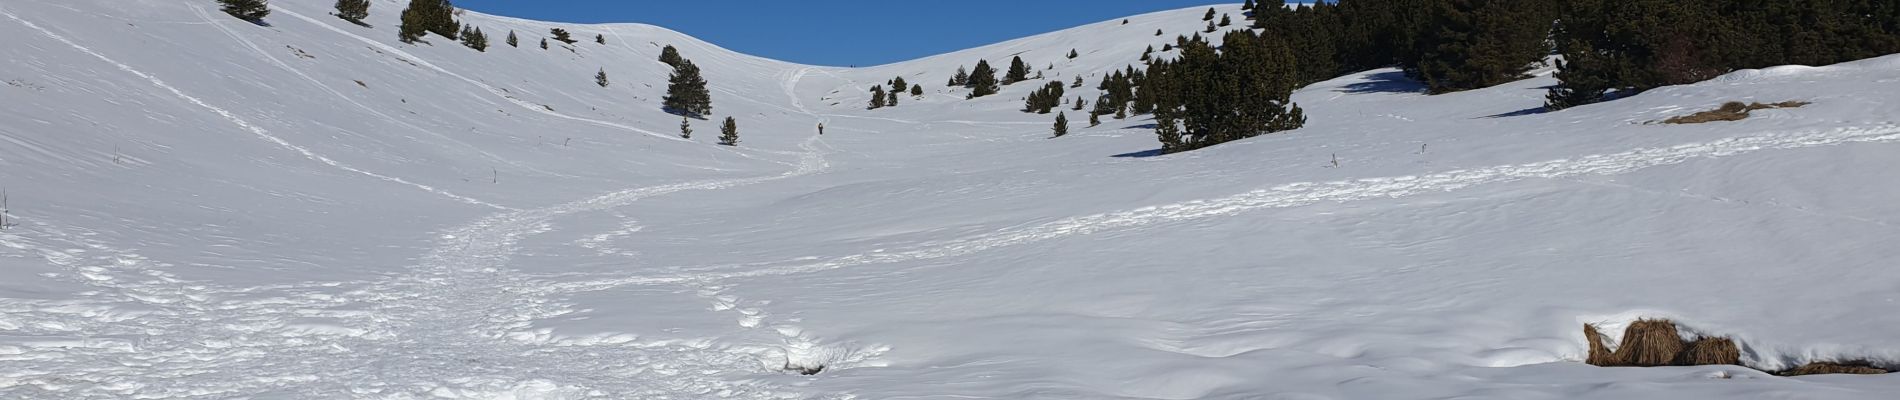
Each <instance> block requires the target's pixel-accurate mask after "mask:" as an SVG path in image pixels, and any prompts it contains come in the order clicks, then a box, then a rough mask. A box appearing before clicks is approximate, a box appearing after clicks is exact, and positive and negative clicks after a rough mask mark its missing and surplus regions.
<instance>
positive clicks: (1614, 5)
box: [1547, 0, 1900, 109]
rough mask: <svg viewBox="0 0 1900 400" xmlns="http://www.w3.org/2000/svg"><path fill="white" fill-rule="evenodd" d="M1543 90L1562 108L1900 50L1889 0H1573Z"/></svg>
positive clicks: (1898, 12)
mask: <svg viewBox="0 0 1900 400" xmlns="http://www.w3.org/2000/svg"><path fill="white" fill-rule="evenodd" d="M1559 20H1560V23H1559V25H1558V29H1557V34H1556V35H1555V37H1556V42H1557V43H1558V45H1559V50H1560V51H1561V52H1562V53H1563V54H1564V55H1565V58H1566V60H1565V62H1564V63H1563V64H1562V65H1560V69H1559V71H1558V78H1559V80H1560V81H1561V82H1560V83H1559V84H1558V85H1557V86H1555V87H1553V88H1552V89H1551V91H1550V93H1549V94H1548V95H1547V100H1548V104H1547V106H1548V108H1551V109H1561V108H1566V107H1573V106H1577V105H1582V104H1588V103H1591V102H1595V101H1600V100H1602V99H1604V98H1607V97H1621V96H1627V95H1630V94H1635V93H1640V92H1642V91H1645V90H1649V89H1652V88H1656V87H1660V86H1666V85H1677V84H1684V83H1692V82H1697V81H1702V80H1707V79H1710V78H1713V77H1715V76H1718V75H1720V74H1723V73H1726V72H1729V71H1733V70H1735V69H1741V68H1762V67H1768V66H1774V65H1783V64H1804V65H1827V64H1834V63H1839V62H1843V61H1849V60H1856V59H1861V58H1868V57H1874V56H1878V55H1883V54H1892V53H1896V52H1900V4H1896V3H1894V2H1893V1H1890V0H1822V1H1770V0H1742V1H1723V0H1679V1H1669V0H1629V1H1607V0H1572V1H1566V2H1564V9H1563V15H1562V17H1561V18H1559Z"/></svg>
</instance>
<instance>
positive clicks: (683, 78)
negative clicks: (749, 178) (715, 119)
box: [660, 46, 737, 143]
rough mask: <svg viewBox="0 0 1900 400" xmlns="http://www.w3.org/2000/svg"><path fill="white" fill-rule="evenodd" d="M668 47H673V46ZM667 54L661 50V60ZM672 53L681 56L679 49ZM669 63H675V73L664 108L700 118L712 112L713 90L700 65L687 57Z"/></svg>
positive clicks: (670, 77)
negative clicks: (707, 85) (708, 86)
mask: <svg viewBox="0 0 1900 400" xmlns="http://www.w3.org/2000/svg"><path fill="white" fill-rule="evenodd" d="M666 48H667V49H672V48H673V46H667V47H666ZM667 54H669V53H668V52H666V51H664V50H662V51H661V53H660V58H661V62H665V61H666V55H667ZM670 54H672V55H673V56H674V57H678V56H679V52H678V51H677V50H676V51H673V52H671V53H670ZM669 64H672V65H673V74H672V75H671V76H669V77H668V78H667V80H666V97H664V98H662V99H661V105H662V108H663V109H664V110H666V112H670V113H674V114H678V115H680V116H685V117H695V118H699V117H704V116H705V115H706V114H711V113H712V92H711V91H708V90H706V77H704V76H702V75H700V71H699V66H698V65H694V64H693V60H688V59H685V58H680V59H679V60H678V61H677V62H676V63H669ZM728 120H730V118H728ZM728 122H730V121H728ZM734 143H737V142H736V141H735V142H734Z"/></svg>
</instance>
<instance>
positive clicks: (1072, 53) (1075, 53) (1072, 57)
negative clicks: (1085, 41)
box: [1050, 49, 1082, 68]
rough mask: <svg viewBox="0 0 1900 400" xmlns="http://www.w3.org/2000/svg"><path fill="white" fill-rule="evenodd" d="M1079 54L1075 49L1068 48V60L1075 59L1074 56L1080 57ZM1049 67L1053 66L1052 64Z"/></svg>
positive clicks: (1080, 54)
mask: <svg viewBox="0 0 1900 400" xmlns="http://www.w3.org/2000/svg"><path fill="white" fill-rule="evenodd" d="M1081 56H1082V53H1077V52H1076V51H1075V49H1069V59H1070V60H1074V59H1075V58H1076V57H1081ZM1050 67H1051V68H1054V66H1053V65H1052V66H1050Z"/></svg>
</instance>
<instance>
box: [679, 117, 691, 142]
mask: <svg viewBox="0 0 1900 400" xmlns="http://www.w3.org/2000/svg"><path fill="white" fill-rule="evenodd" d="M692 138H693V119H692V118H687V117H680V139H692Z"/></svg>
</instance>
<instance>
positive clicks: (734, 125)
mask: <svg viewBox="0 0 1900 400" xmlns="http://www.w3.org/2000/svg"><path fill="white" fill-rule="evenodd" d="M689 64H690V63H689ZM719 144H722V145H727V146H738V145H739V121H738V120H735V119H732V117H726V123H724V124H720V125H719Z"/></svg>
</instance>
